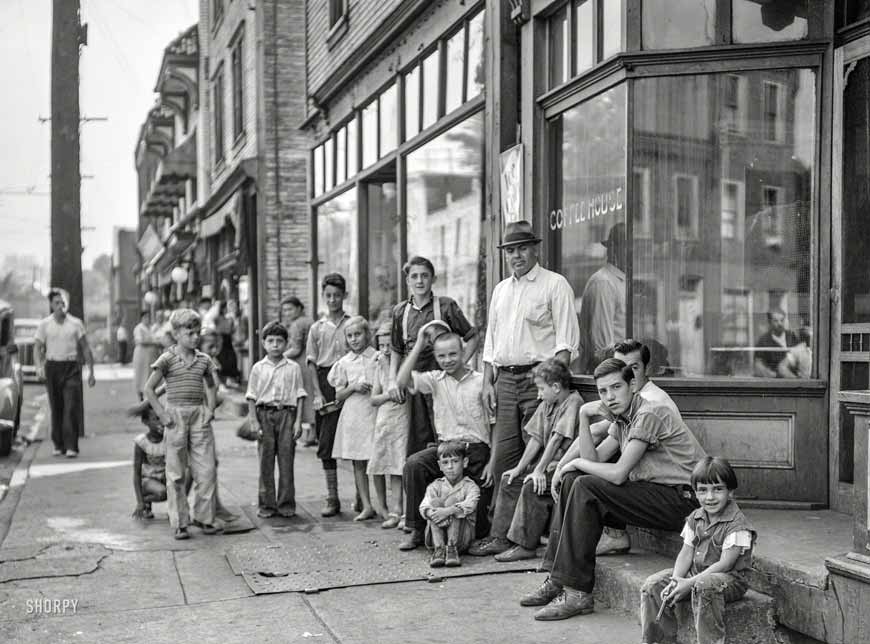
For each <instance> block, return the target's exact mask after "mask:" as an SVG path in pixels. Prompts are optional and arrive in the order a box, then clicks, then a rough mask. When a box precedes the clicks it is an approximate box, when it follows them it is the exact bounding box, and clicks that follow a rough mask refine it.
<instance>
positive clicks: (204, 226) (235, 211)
mask: <svg viewBox="0 0 870 644" xmlns="http://www.w3.org/2000/svg"><path fill="white" fill-rule="evenodd" d="M241 207H242V200H241V198H240V196H239V193H238V192H234V193H233V194H232V195H231V196H230V198H229V199H227V200H226V201H225V202H224V204H223V205H222V206H220V207H219V208H218V209H217V210H216V211H215V212H214V213H213V214H211V215H209V216H208V217H206V218H205V219H203V220H202V221H201V222H200V224H199V234H200V236H201V237H212V236H214V235H217V234H218V233H220V232H221V231H222V230H223V229H224V226H225V225H226V222H227V220H229V221H230V222H231V223H232V224H233V227H234V228H235V230H236V235H238V233H239V227H240V223H241V220H242V213H241Z"/></svg>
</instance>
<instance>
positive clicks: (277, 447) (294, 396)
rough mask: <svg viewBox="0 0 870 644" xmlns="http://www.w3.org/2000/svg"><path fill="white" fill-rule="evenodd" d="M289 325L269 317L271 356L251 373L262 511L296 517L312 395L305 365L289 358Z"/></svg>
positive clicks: (266, 331)
mask: <svg viewBox="0 0 870 644" xmlns="http://www.w3.org/2000/svg"><path fill="white" fill-rule="evenodd" d="M287 337H288V333H287V329H286V328H285V327H284V325H283V324H281V323H280V322H269V324H267V325H266V326H265V327H263V330H262V331H261V332H260V338H261V339H262V343H263V349H264V350H265V351H266V357H265V358H263V359H262V360H260V361H259V362H258V363H257V364H255V365H254V366H253V368H252V369H251V374H250V376H249V377H248V391H247V393H246V394H245V398H246V399H247V400H248V419H249V421H250V423H251V429H253V430H255V431H256V432H257V434H258V436H259V441H258V443H257V452H258V453H259V456H260V482H259V493H258V495H257V504H258V506H259V510H258V511H257V516H258V517H260V518H263V519H268V518H270V517H273V516H275V513H276V512H277V513H279V514H280V515H281V516H282V517H285V518H288V519H289V518H291V517H294V516H296V489H295V487H294V485H293V459H294V458H295V456H296V441H297V440H299V437H300V436H302V413H301V405H302V401H303V399H304V398H305V397H306V395H307V394H306V392H305V389H304V388H303V386H302V370H301V369H300V368H299V365H298V364H296V363H295V362H294V361H292V360H290V359H288V358H285V357H284V351H285V350H286V348H287ZM276 459H277V461H278V494H277V498H276V495H275V460H276Z"/></svg>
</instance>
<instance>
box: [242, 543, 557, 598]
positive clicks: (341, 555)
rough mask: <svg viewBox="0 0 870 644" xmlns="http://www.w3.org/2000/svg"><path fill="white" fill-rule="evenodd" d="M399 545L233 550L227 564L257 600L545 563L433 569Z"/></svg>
mask: <svg viewBox="0 0 870 644" xmlns="http://www.w3.org/2000/svg"><path fill="white" fill-rule="evenodd" d="M397 544H398V542H396V541H395V540H392V539H389V540H388V539H384V540H377V539H371V540H369V541H365V542H363V543H348V544H312V545H310V546H304V547H294V548H285V547H283V546H280V545H269V546H243V545H239V546H235V547H233V548H231V549H230V551H229V552H228V553H227V560H228V561H229V564H230V567H231V568H232V570H233V572H234V573H235V574H237V575H241V576H242V578H243V579H244V580H245V583H247V584H248V586H249V587H250V589H251V591H253V593H254V594H255V595H264V594H269V593H286V592H318V591H321V590H329V589H331V588H346V587H348V586H368V585H371V584H387V583H394V582H400V581H437V580H440V579H444V578H447V577H467V576H471V575H489V574H495V573H502V572H522V571H529V570H535V569H536V568H537V565H538V563H539V561H540V559H526V560H524V561H516V562H512V563H499V562H498V561H496V560H495V559H493V558H492V557H471V556H468V555H464V556H463V557H462V566H461V567H459V568H430V567H429V553H428V552H427V551H426V550H425V549H424V548H418V549H417V550H412V551H410V552H402V551H400V550H399V549H398V548H397Z"/></svg>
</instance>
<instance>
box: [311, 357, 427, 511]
mask: <svg viewBox="0 0 870 644" xmlns="http://www.w3.org/2000/svg"><path fill="white" fill-rule="evenodd" d="M330 369H332V367H317V382H318V383H319V384H320V395H321V397H322V398H323V404H324V405H325V404H327V403H331V402H333V401H334V400H335V388H334V387H333V386H332V385H331V384H329V382H327V380H326V377H327V376H328V375H329V370H330ZM340 413H341V410H337V411H334V412H332V413H329V414H323V415H321V414H320V412H319V411H318V412H317V423H316V431H317V458H319V459H320V461H321V462H322V463H323V469H325V470H335V469H338V463H336V462H335V459H334V458H332V447H333V445H335V430H336V429H337V428H338V416H339V414H340ZM421 500H422V499H421Z"/></svg>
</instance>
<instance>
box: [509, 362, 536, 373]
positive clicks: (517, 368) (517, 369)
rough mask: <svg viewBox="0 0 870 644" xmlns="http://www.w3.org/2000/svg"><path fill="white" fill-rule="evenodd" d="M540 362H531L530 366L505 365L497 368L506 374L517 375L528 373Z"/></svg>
mask: <svg viewBox="0 0 870 644" xmlns="http://www.w3.org/2000/svg"><path fill="white" fill-rule="evenodd" d="M539 364H541V363H540V362H533V363H531V364H507V365H503V366H501V367H499V371H507V372H508V373H513V374H519V373H528V372H529V371H531V370H532V369H534V368H535V367H537V366H538V365H539Z"/></svg>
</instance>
